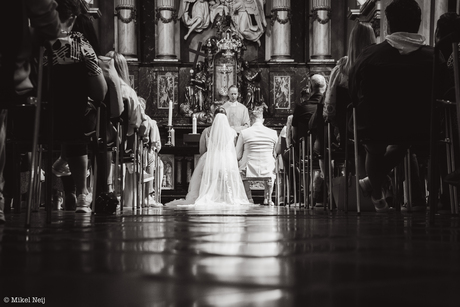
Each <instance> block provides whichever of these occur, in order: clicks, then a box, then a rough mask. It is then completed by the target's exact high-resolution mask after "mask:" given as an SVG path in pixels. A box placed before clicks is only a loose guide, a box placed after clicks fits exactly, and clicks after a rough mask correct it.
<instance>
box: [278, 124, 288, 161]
mask: <svg viewBox="0 0 460 307" xmlns="http://www.w3.org/2000/svg"><path fill="white" fill-rule="evenodd" d="M286 128H287V127H286V126H284V127H283V129H281V132H280V135H279V137H278V139H277V140H276V144H275V154H276V155H280V154H282V152H281V151H282V150H283V148H282V147H283V146H282V139H283V138H285V139H286Z"/></svg>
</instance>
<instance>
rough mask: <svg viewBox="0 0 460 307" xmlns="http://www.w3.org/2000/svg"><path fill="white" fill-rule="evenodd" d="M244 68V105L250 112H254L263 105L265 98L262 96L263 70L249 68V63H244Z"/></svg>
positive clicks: (242, 74) (242, 75) (242, 85)
mask: <svg viewBox="0 0 460 307" xmlns="http://www.w3.org/2000/svg"><path fill="white" fill-rule="evenodd" d="M242 68H243V71H242V72H241V78H242V84H241V88H242V96H243V101H244V105H245V106H246V107H247V108H248V109H249V110H254V107H255V106H259V105H261V104H262V103H263V98H262V96H261V95H260V79H261V72H262V70H261V69H252V68H249V63H248V61H243V63H242Z"/></svg>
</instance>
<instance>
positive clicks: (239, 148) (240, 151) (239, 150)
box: [235, 133, 244, 161]
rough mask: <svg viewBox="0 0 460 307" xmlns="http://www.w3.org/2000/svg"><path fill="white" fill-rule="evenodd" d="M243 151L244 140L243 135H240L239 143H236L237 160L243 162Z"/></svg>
mask: <svg viewBox="0 0 460 307" xmlns="http://www.w3.org/2000/svg"><path fill="white" fill-rule="evenodd" d="M243 149H244V140H243V135H242V134H241V133H240V135H239V136H238V141H237V142H236V148H235V150H236V158H237V159H238V161H240V160H241V158H243Z"/></svg>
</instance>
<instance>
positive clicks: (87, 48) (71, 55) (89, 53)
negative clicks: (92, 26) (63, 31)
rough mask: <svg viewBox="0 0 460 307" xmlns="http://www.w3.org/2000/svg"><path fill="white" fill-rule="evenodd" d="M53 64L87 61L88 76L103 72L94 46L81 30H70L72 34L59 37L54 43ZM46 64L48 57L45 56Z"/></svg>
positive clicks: (45, 63)
mask: <svg viewBox="0 0 460 307" xmlns="http://www.w3.org/2000/svg"><path fill="white" fill-rule="evenodd" d="M53 51H54V52H53V65H58V64H59V65H67V64H74V63H80V62H85V66H86V69H87V71H88V76H98V75H100V74H102V70H101V68H100V67H99V64H98V59H97V56H96V53H95V52H94V49H93V47H92V46H91V44H90V43H89V42H88V40H87V39H86V38H85V37H84V36H83V34H81V33H80V32H70V35H68V36H65V37H60V38H58V39H57V40H56V41H55V42H54V43H53ZM43 61H44V65H45V66H46V65H48V58H47V57H46V56H45V57H44V60H43Z"/></svg>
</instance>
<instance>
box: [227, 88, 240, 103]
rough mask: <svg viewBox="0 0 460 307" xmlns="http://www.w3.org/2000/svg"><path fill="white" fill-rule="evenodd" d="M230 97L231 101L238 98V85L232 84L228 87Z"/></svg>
mask: <svg viewBox="0 0 460 307" xmlns="http://www.w3.org/2000/svg"><path fill="white" fill-rule="evenodd" d="M228 97H229V99H230V101H231V102H235V101H237V99H238V87H237V86H236V85H231V86H230V87H229V88H228Z"/></svg>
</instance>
